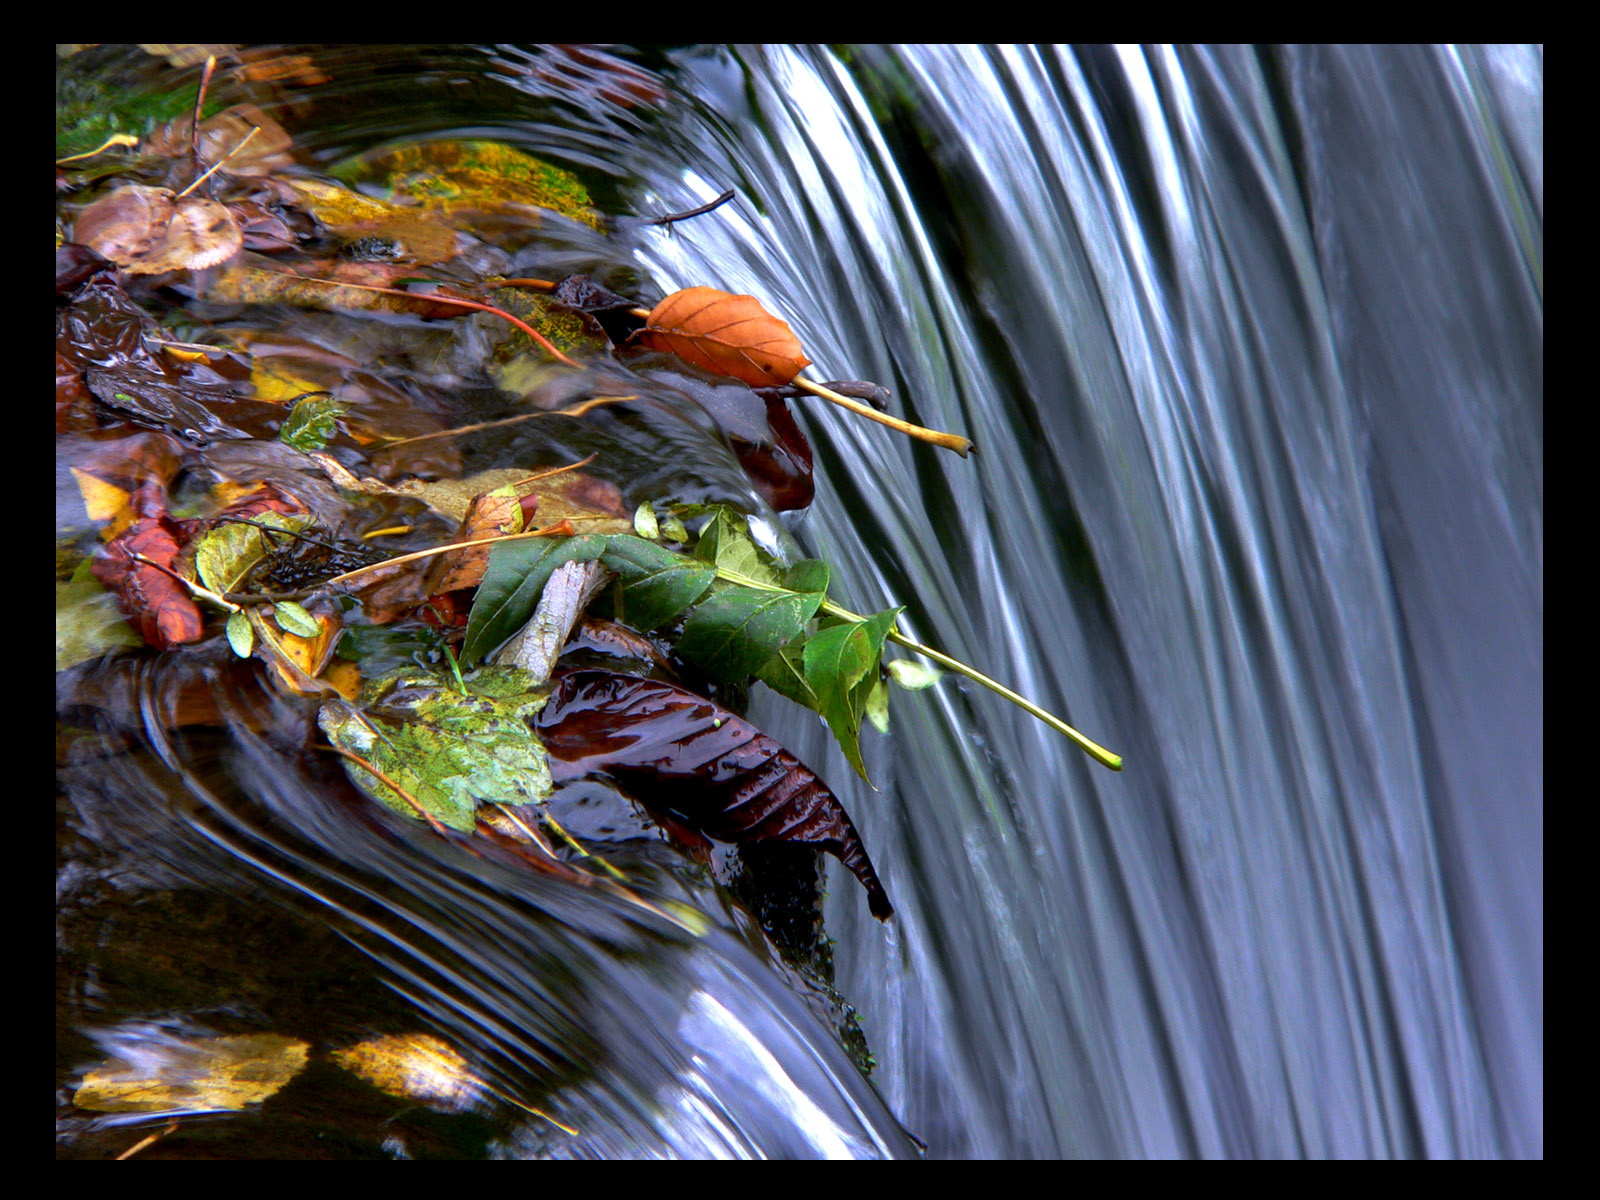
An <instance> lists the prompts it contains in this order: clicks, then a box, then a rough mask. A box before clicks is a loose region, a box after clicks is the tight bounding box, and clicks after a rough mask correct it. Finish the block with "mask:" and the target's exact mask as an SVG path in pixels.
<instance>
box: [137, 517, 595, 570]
mask: <svg viewBox="0 0 1600 1200" xmlns="http://www.w3.org/2000/svg"><path fill="white" fill-rule="evenodd" d="M577 534H578V531H577V530H576V529H575V528H573V525H572V519H571V518H570V517H564V518H562V519H561V520H560V521H557V522H556V523H555V524H554V525H551V526H550V527H549V528H548V529H533V530H530V531H528V532H527V533H502V534H498V535H496V536H495V537H486V538H476V539H474V540H473V541H470V542H451V543H450V544H449V545H448V546H435V547H434V548H433V549H431V550H418V551H416V553H414V554H402V555H400V556H399V557H397V558H386V559H384V560H383V561H382V562H376V563H372V564H371V565H370V566H365V567H359V568H357V569H356V570H354V571H346V572H345V573H344V574H343V575H335V576H334V577H333V578H332V579H330V580H328V581H327V582H326V583H324V584H323V585H322V586H323V587H325V588H329V587H336V586H339V585H341V584H347V583H349V582H350V581H351V580H352V579H356V578H359V577H360V576H362V575H365V574H367V573H369V572H371V571H376V570H378V569H380V568H382V567H398V566H401V565H402V564H404V563H408V562H416V561H418V560H419V559H424V558H432V557H433V556H434V555H435V554H448V553H450V551H452V550H470V549H472V547H474V546H488V545H491V544H493V543H498V542H515V541H520V540H521V539H523V538H536V537H576V536H577ZM152 565H154V564H152ZM180 578H181V576H180Z"/></svg>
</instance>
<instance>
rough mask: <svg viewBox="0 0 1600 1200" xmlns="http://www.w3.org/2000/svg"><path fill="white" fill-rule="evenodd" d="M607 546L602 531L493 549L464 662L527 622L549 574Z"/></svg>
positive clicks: (590, 558)
mask: <svg viewBox="0 0 1600 1200" xmlns="http://www.w3.org/2000/svg"><path fill="white" fill-rule="evenodd" d="M605 549H606V539H605V538H603V537H601V536H599V535H598V534H586V535H584V536H582V537H570V538H555V539H545V538H529V539H527V540H526V541H520V542H506V543H504V544H503V545H499V546H496V547H494V549H493V550H491V551H490V553H489V566H488V568H487V569H486V570H485V571H484V574H483V582H482V583H480V584H479V585H478V595H477V597H476V598H475V599H474V600H473V602H472V611H471V612H470V613H469V614H468V615H467V638H466V641H465V642H464V643H463V644H462V647H461V662H462V663H463V664H464V665H465V666H469V667H470V666H474V665H476V664H477V663H479V662H481V661H482V660H483V658H484V656H485V655H487V654H488V653H489V652H490V651H491V650H493V649H494V648H495V647H496V646H498V645H500V643H501V642H503V641H505V640H506V639H507V638H508V637H510V636H511V635H512V634H514V633H516V631H517V630H518V629H521V628H522V626H524V625H526V624H527V623H528V618H529V617H531V616H532V615H533V610H534V609H535V608H536V607H537V606H538V604H539V595H540V593H541V592H543V591H544V585H545V581H546V580H548V579H549V578H550V573H551V572H552V571H554V570H555V569H556V568H557V567H559V566H561V565H562V564H563V563H569V562H593V561H594V560H595V559H597V558H599V557H600V556H601V555H602V554H603V553H604V552H605Z"/></svg>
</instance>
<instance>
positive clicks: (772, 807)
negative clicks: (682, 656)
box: [539, 671, 894, 920]
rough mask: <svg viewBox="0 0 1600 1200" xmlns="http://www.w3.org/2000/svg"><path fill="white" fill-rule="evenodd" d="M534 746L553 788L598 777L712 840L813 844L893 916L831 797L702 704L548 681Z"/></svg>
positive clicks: (769, 746) (758, 737) (588, 674)
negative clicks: (542, 754)
mask: <svg viewBox="0 0 1600 1200" xmlns="http://www.w3.org/2000/svg"><path fill="white" fill-rule="evenodd" d="M539 736H540V739H541V740H542V741H543V742H544V745H545V748H546V749H547V750H548V751H549V752H550V770H551V773H552V775H553V776H554V777H555V778H556V780H557V781H560V780H564V779H574V778H578V777H580V776H583V775H595V774H604V775H609V776H611V777H612V778H613V779H615V780H616V781H617V782H618V783H620V784H623V785H624V786H626V787H628V788H629V789H630V790H631V791H633V792H634V793H635V794H636V795H637V796H638V798H639V800H640V801H641V802H642V803H644V804H646V805H648V806H650V807H653V808H658V809H664V810H666V811H667V812H669V813H671V814H672V815H673V816H674V817H676V818H678V819H679V820H681V821H683V822H684V823H685V824H687V825H689V826H690V827H692V828H694V829H697V830H699V831H700V832H702V833H704V834H705V835H706V836H707V837H712V838H715V839H717V840H718V841H721V842H732V843H735V844H738V843H741V842H763V841H784V842H800V843H804V844H806V845H809V846H815V847H817V848H818V849H819V850H825V851H827V852H828V853H829V854H832V855H833V856H834V857H836V858H837V859H839V861H840V862H842V863H844V865H845V866H847V867H849V868H850V870H851V871H852V872H854V874H855V876H856V878H857V879H859V880H860V881H861V885H862V886H863V887H864V888H866V889H867V903H868V906H869V907H870V908H871V910H872V915H873V916H875V917H877V918H878V919H879V920H886V919H887V918H888V917H889V916H890V915H891V914H892V913H893V912H894V910H893V909H892V908H891V907H890V905H889V897H888V896H887V895H886V894H885V892H884V890H883V885H882V884H881V883H880V882H879V881H878V874H877V872H876V871H874V870H873V869H872V861H871V859H869V858H868V857H867V851H866V847H864V846H863V845H862V844H861V838H860V836H859V835H858V834H857V833H856V830H855V826H854V825H852V824H851V823H850V817H849V815H848V814H847V813H846V812H845V811H844V806H843V805H841V804H840V803H839V801H838V799H837V798H836V797H835V796H834V794H833V793H832V792H830V791H829V790H828V789H827V787H826V786H825V785H824V784H823V782H822V781H821V780H820V779H818V778H817V777H816V775H815V774H813V773H812V771H811V770H810V769H809V768H807V767H806V766H805V764H804V763H802V762H800V760H799V759H797V758H795V756H794V755H792V754H790V753H789V752H788V751H787V750H785V749H784V748H783V747H782V746H780V745H779V744H778V743H777V742H776V741H774V740H773V739H772V738H770V737H768V736H767V735H766V734H764V733H762V732H761V731H760V730H759V729H757V728H756V727H755V726H753V725H751V724H750V723H749V722H748V721H746V720H744V719H743V718H741V717H737V716H735V715H734V714H733V713H731V712H729V711H728V710H727V709H725V708H722V707H721V706H719V705H717V704H714V703H712V702H711V701H710V700H707V699H705V698H704V697H702V696H696V695H695V694H694V693H693V692H689V691H685V690H684V689H683V688H679V687H674V686H672V685H671V684H668V683H661V682H659V681H657V680H654V679H641V678H639V677H638V676H634V675H618V674H615V673H613V672H611V671H575V672H572V673H571V674H568V675H564V676H562V677H560V678H559V679H558V680H557V681H556V686H555V691H554V693H553V694H552V695H551V697H550V702H549V703H548V704H546V705H545V708H544V711H543V712H542V713H541V714H540V716H539Z"/></svg>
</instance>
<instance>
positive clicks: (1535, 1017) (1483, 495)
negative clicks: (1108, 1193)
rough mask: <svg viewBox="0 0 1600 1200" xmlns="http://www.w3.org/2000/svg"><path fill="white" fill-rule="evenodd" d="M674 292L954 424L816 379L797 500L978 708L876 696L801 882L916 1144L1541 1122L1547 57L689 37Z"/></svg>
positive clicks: (665, 166)
mask: <svg viewBox="0 0 1600 1200" xmlns="http://www.w3.org/2000/svg"><path fill="white" fill-rule="evenodd" d="M680 67H681V73H680V80H679V82H680V83H681V84H682V85H683V87H684V90H685V91H686V92H687V93H688V94H689V95H691V96H693V97H695V98H696V99H697V104H695V105H694V106H693V108H692V111H689V112H687V113H680V114H679V116H678V118H677V119H676V120H675V121H673V122H672V123H671V126H670V128H669V129H668V130H667V131H666V132H665V134H664V135H663V136H661V137H660V138H658V139H657V140H655V141H653V142H652V144H651V146H650V147H649V148H648V149H641V150H640V153H641V154H645V155H647V157H649V156H653V157H649V161H648V162H646V163H645V164H643V165H642V167H641V171H642V173H643V174H644V175H645V177H646V178H647V179H648V180H649V187H648V188H647V189H646V192H645V194H643V195H641V196H640V197H639V209H640V210H641V211H649V210H651V209H652V208H659V209H677V208H685V207H688V206H690V205H692V204H695V203H699V202H701V201H703V200H705V199H709V198H710V197H711V196H713V195H715V194H716V193H717V192H718V191H720V190H721V189H722V188H723V187H726V186H733V187H737V188H739V189H740V191H741V192H742V194H743V196H744V197H745V199H744V200H743V201H741V202H740V203H739V204H738V205H737V206H730V207H729V208H726V209H723V210H719V214H718V216H717V217H715V218H702V219H700V220H697V221H694V222H688V223H684V224H681V225H678V226H675V227H673V228H672V229H671V230H670V231H665V230H663V231H660V232H659V233H656V234H655V235H654V236H651V237H648V238H647V239H646V240H645V242H644V244H643V247H642V250H641V259H642V261H643V264H644V266H645V267H646V268H647V270H648V271H649V273H650V274H651V276H652V277H653V278H654V280H655V282H656V283H657V284H658V285H659V286H660V287H661V288H663V289H667V288H670V287H675V286H685V285H689V284H695V283H711V284H715V285H716V286H719V287H722V288H725V289H727V290H731V291H746V292H750V293H753V294H755V295H757V296H758V297H760V298H761V299H762V300H763V301H764V302H766V303H767V304H768V306H769V307H770V308H772V309H773V310H774V311H776V312H780V313H782V314H784V315H785V316H786V317H788V319H789V320H790V322H791V324H793V325H794V327H795V329H796V330H797V332H798V333H799V334H800V336H801V339H802V341H803V343H804V344H805V345H806V347H807V349H808V352H809V353H810V354H811V356H812V357H813V358H814V359H815V360H817V362H818V364H819V369H820V370H822V371H823V372H824V375H825V376H844V375H853V376H860V377H863V378H873V379H878V380H881V381H882V382H884V383H887V384H888V385H889V386H890V387H891V388H892V389H893V390H894V391H895V392H896V394H897V405H899V406H900V407H901V408H902V410H903V411H904V412H905V414H906V415H908V416H909V417H911V418H912V419H914V420H917V421H919V422H921V423H923V424H926V425H931V426H936V427H941V428H950V429H954V430H958V431H961V432H965V433H968V434H970V435H971V436H972V437H973V438H975V439H976V441H977V444H978V447H979V451H978V454H977V456H976V457H975V458H974V459H973V460H972V461H965V462H964V461H961V460H958V459H955V458H953V457H950V456H941V455H940V454H939V453H938V452H936V451H932V450H928V449H926V448H922V447H913V446H911V445H908V444H906V443H904V442H902V441H897V440H895V439H893V438H892V436H890V435H887V434H886V433H885V432H884V431H883V430H882V429H880V428H879V427H877V426H873V425H869V424H866V423H862V422H855V421H854V420H853V419H852V418H849V417H846V416H842V415H837V414H835V413H832V412H822V411H812V412H809V413H808V415H807V418H806V419H807V421H808V424H809V428H810V429H811V430H812V431H813V436H814V439H815V441H816V443H817V449H818V466H819V470H818V496H819V499H818V502H817V504H816V506H815V508H814V510H813V511H812V513H811V514H810V515H809V516H808V517H806V518H805V520H804V521H803V522H802V523H801V524H800V527H799V530H798V532H799V536H800V537H801V538H802V540H804V541H805V542H807V543H809V545H810V547H811V548H813V549H815V550H816V551H818V552H820V553H821V554H822V555H824V556H825V557H827V558H829V559H830V560H831V561H833V562H834V563H835V564H836V567H837V578H840V579H841V580H843V581H847V582H846V583H845V585H844V586H845V595H844V597H843V598H844V599H845V600H846V601H847V602H851V603H853V605H854V606H855V607H857V608H858V609H861V608H866V609H871V608H876V607H883V606H885V605H887V604H889V603H905V604H907V605H908V606H909V607H908V609H907V613H906V617H905V624H906V625H907V626H908V627H909V629H910V630H911V631H912V632H913V633H914V635H915V636H917V637H919V638H921V639H922V640H925V641H927V642H929V643H931V644H934V645H937V646H939V647H941V648H943V649H945V650H947V651H948V652H950V653H953V654H955V655H957V656H959V657H962V658H965V659H966V660H967V661H970V662H973V663H975V664H977V665H979V666H980V667H981V668H983V669H985V670H987V671H989V672H990V673H991V674H994V675H996V676H998V677H1001V678H1004V679H1007V680H1009V681H1011V682H1013V683H1015V684H1016V685H1017V686H1018V687H1019V689H1020V690H1021V691H1023V692H1025V693H1026V694H1028V695H1030V696H1032V697H1034V698H1036V699H1038V700H1039V701H1041V702H1042V703H1044V704H1045V705H1046V706H1047V707H1050V708H1052V709H1054V710H1055V711H1057V712H1060V713H1062V714H1063V715H1065V716H1067V718H1068V719H1069V720H1071V721H1072V722H1073V723H1074V724H1075V725H1077V726H1078V727H1079V728H1081V729H1083V730H1085V731H1086V732H1087V733H1089V734H1090V735H1091V736H1094V737H1096V738H1098V739H1099V740H1101V741H1103V742H1104V743H1105V744H1107V745H1109V746H1111V747H1112V748H1114V749H1116V750H1118V751H1120V752H1122V753H1123V754H1124V755H1125V757H1126V761H1127V769H1126V770H1125V771H1124V772H1123V773H1122V774H1120V775H1111V774H1108V773H1106V772H1104V771H1102V770H1101V769H1100V768H1098V767H1096V766H1094V765H1093V764H1091V763H1089V762H1088V761H1087V760H1086V759H1084V758H1083V756H1082V755H1080V754H1079V753H1078V752H1077V751H1075V750H1074V749H1072V748H1071V747H1070V746H1068V745H1067V744H1065V743H1064V742H1062V741H1060V740H1059V739H1057V738H1056V737H1055V736H1054V735H1053V734H1051V733H1050V732H1049V731H1047V730H1045V729H1044V728H1042V727H1041V726H1038V725H1036V724H1035V723H1033V722H1032V721H1031V720H1029V719H1028V718H1026V717H1025V716H1023V715H1022V714H1021V713H1019V712H1017V711H1015V710H1013V709H1010V708H1009V707H1007V706H1005V705H1004V704H1002V703H1000V702H998V701H997V700H995V699H994V698H992V697H990V696H988V695H986V694H983V693H980V692H977V691H975V690H969V689H964V688H961V687H957V686H954V685H953V684H951V683H949V682H947V683H946V684H944V685H942V687H941V689H940V690H939V691H937V692H933V693H923V694H920V695H917V696H906V695H900V696H897V697H896V703H895V714H894V720H895V722H896V729H895V732H894V733H893V735H892V736H891V737H890V738H888V739H885V740H881V741H875V742H874V743H873V744H872V745H871V746H870V748H869V766H870V767H872V769H873V771H874V777H875V779H876V780H877V782H878V783H879V786H880V787H881V788H882V791H881V792H874V791H872V790H870V789H868V788H866V787H864V786H859V785H858V784H856V782H855V781H852V780H851V779H850V774H851V773H850V771H849V769H848V767H846V766H845V764H844V763H843V760H842V759H841V758H840V757H839V756H838V755H837V754H836V753H835V752H833V751H831V750H830V749H829V747H828V746H827V742H826V738H825V735H824V734H823V733H822V732H821V731H819V730H815V729H812V728H811V727H810V726H809V725H808V724H807V723H806V722H804V721H803V720H800V719H798V718H795V717H794V716H793V715H792V714H786V713H784V712H782V711H780V709H779V706H778V705H777V704H776V703H774V705H773V706H772V707H771V710H770V712H769V713H766V714H764V715H763V718H762V719H763V720H764V722H765V724H767V726H768V727H769V728H776V729H778V730H780V731H782V736H784V737H785V740H787V741H789V742H790V744H791V745H793V746H794V748H795V749H796V750H797V751H798V752H800V753H801V755H802V757H805V758H807V759H808V760H809V761H812V762H814V763H816V764H817V765H818V766H819V767H821V768H822V769H823V771H824V774H825V775H826V776H827V777H828V778H829V779H830V780H831V781H833V782H834V783H835V784H836V785H838V786H839V787H840V789H841V791H842V794H843V795H844V798H845V802H846V804H847V806H848V807H849V809H850V811H851V813H852V814H853V815H854V816H855V818H856V822H857V824H858V825H859V826H860V827H861V828H862V831H863V834H864V835H865V837H866V838H867V841H868V843H869V845H871V846H872V848H873V854H874V858H875V860H876V861H877V862H878V863H879V866H880V869H881V871H882V873H883V875H884V876H885V880H886V883H887V885H888V887H889V890H890V893H891V894H892V895H893V896H895V898H896V903H897V907H898V908H899V913H900V915H899V917H898V918H897V922H896V924H895V926H893V927H892V928H891V929H890V930H888V931H880V930H878V929H877V928H875V927H873V924H872V923H871V922H869V921H864V920H862V919H861V914H859V913H858V912H857V911H856V909H857V908H858V907H859V906H856V905H853V904H851V903H849V901H853V900H854V899H855V897H854V896H848V895H847V896H846V898H845V899H846V902H845V903H841V904H838V905H836V906H834V911H832V913H831V915H830V921H831V924H832V928H833V932H834V935H835V936H836V937H838V938H839V939H840V942H841V948H840V953H839V959H840V968H841V972H842V978H841V985H842V987H843V988H844V990H845V991H846V992H847V994H850V995H851V996H852V997H853V999H854V1000H855V1001H856V1002H857V1003H858V1005H859V1007H860V1008H861V1010H862V1012H863V1015H864V1018H865V1021H866V1025H867V1029H868V1033H869V1036H870V1037H871V1039H872V1040H873V1042H874V1045H875V1047H876V1048H877V1050H878V1053H879V1058H880V1062H881V1065H880V1070H879V1073H878V1077H877V1080H878V1083H879V1086H880V1088H881V1090H882V1091H883V1092H884V1094H885V1096H886V1098H887V1099H888V1100H889V1101H890V1104H891V1106H892V1107H893V1108H894V1109H895V1110H896V1111H897V1112H898V1113H899V1114H900V1116H901V1118H902V1119H903V1120H904V1121H905V1122H906V1124H907V1125H908V1126H909V1127H911V1128H913V1129H916V1130H918V1131H919V1132H920V1133H921V1134H922V1135H923V1136H924V1137H926V1138H927V1139H928V1141H929V1143H930V1147H931V1149H932V1150H933V1151H934V1152H935V1153H946V1154H961V1153H988V1154H1006V1153H1013V1154H1014V1153H1030V1154H1157V1155H1161V1154H1269V1155H1292V1154H1306V1155H1314V1156H1324V1155H1384V1154H1437V1155H1452V1154H1457V1155H1475V1154H1534V1155H1537V1154H1540V1153H1542V1147H1543V1112H1542V1099H1541V1095H1542V1036H1543V1035H1542V1005H1543V998H1542V971H1543V951H1542V920H1543V917H1542V907H1543V906H1542V872H1543V867H1542V862H1543V857H1542V855H1543V842H1542V839H1543V732H1542V730H1543V709H1542V644H1543V632H1542V630H1543V626H1542V606H1543V590H1542V588H1543V584H1542V569H1543V543H1542V528H1543V526H1542V502H1543V501H1542V487H1543V484H1542V419H1543V418H1542V386H1543V376H1542V335H1543V329H1542V325H1543V308H1542V267H1541V264H1542V220H1543V217H1542V203H1543V198H1542V140H1541V139H1542V125H1541V121H1542V69H1543V68H1542V55H1541V53H1540V52H1538V51H1526V50H1492V51H1472V50H1460V51H1457V50H1421V49H1415V50H1392V49H1391V50H1370V49H1355V50H1349V49H1345V50H1341V49H1326V50H1307V51H1283V52H1272V53H1266V52H1261V53H1258V52H1254V51H1246V50H1237V49H1227V50H1188V51H1170V50H1168V51H1149V52H1146V51H1111V50H1096V51H1082V52H1052V51H1044V50H1030V49H1010V50H981V49H974V48H966V47H962V48H956V47H944V48H939V47H924V48H917V49H910V50H884V49H873V50H866V51H861V52H858V53H854V54H850V55H844V56H840V55H836V54H833V53H827V52H820V51H815V52H814V51H801V50H787V49H776V48H768V49H763V50H759V51H749V52H721V51H719V52H714V53H707V52H701V53H695V54H686V55H684V56H683V57H682V60H681V62H680Z"/></svg>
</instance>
